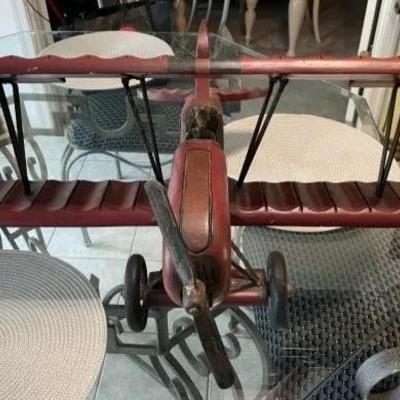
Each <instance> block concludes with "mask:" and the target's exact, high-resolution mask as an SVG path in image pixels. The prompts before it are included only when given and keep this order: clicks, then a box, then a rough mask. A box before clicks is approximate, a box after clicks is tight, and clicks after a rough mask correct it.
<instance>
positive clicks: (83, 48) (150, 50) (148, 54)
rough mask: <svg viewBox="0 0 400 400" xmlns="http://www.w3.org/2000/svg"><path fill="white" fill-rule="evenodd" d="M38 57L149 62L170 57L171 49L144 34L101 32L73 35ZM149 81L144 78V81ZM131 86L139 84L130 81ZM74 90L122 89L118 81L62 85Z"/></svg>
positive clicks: (79, 81) (69, 81)
mask: <svg viewBox="0 0 400 400" xmlns="http://www.w3.org/2000/svg"><path fill="white" fill-rule="evenodd" d="M40 55H41V56H45V55H54V56H58V57H65V58H70V57H79V56H84V55H94V56H98V57H103V58H112V57H120V56H126V55H129V56H136V57H140V58H152V57H158V56H162V55H169V56H173V55H174V52H173V50H172V48H171V46H170V45H169V44H168V43H167V42H165V41H164V40H162V39H160V38H158V37H156V36H153V35H148V34H146V33H141V32H131V31H104V32H103V31H102V32H91V33H85V34H83V35H76V36H72V37H69V38H67V39H63V40H60V41H58V42H55V43H53V44H51V45H50V46H48V47H46V48H45V49H44V50H43V51H42V52H41V53H40ZM150 79H151V78H146V81H148V80H150ZM130 84H131V85H135V84H136V85H137V84H139V81H137V80H134V79H132V81H131V82H130ZM62 86H66V87H68V88H69V89H76V90H110V89H120V88H122V84H121V79H119V78H67V79H66V83H65V85H64V84H62Z"/></svg>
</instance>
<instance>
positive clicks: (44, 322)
mask: <svg viewBox="0 0 400 400" xmlns="http://www.w3.org/2000/svg"><path fill="white" fill-rule="evenodd" d="M106 341H107V325H106V319H105V314H104V310H103V307H102V305H101V302H100V300H99V298H98V296H97V295H96V293H95V291H94V290H93V288H92V287H91V285H90V283H89V282H88V280H87V279H86V278H85V277H84V276H83V275H82V274H81V273H80V272H79V271H77V270H76V269H74V268H73V267H71V266H70V265H68V264H66V263H64V262H63V261H61V260H58V259H55V258H52V257H49V256H45V255H40V254H36V253H31V252H22V251H1V252H0V360H1V362H0V399H2V400H8V399H29V400H52V399H54V400H63V399H68V400H72V399H85V398H87V396H88V394H89V392H90V390H91V389H92V387H93V385H94V383H95V381H96V379H97V377H98V375H99V373H100V370H101V367H102V363H103V359H104V355H105V351H106Z"/></svg>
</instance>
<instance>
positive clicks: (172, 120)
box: [0, 32, 400, 400]
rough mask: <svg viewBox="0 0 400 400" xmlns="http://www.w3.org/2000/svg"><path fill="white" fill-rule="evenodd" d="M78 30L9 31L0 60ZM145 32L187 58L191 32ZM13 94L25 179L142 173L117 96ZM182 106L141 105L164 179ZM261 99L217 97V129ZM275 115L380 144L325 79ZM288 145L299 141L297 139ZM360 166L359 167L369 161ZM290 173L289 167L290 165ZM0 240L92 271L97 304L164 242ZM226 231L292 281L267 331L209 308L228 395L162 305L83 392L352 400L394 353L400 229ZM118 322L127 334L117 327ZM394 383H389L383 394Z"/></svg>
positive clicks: (118, 234)
mask: <svg viewBox="0 0 400 400" xmlns="http://www.w3.org/2000/svg"><path fill="white" fill-rule="evenodd" d="M82 33H86V32H25V33H20V34H16V35H11V36H8V37H5V38H1V39H0V54H1V55H6V54H13V55H21V56H26V57H35V56H37V55H38V54H40V53H41V52H42V51H43V50H44V49H45V48H46V47H48V46H49V45H51V44H53V43H55V42H58V41H60V40H62V39H65V38H69V37H73V36H75V35H80V34H82ZM155 35H156V36H157V37H159V38H161V39H162V40H164V41H165V42H166V43H168V44H169V45H170V46H171V48H172V50H173V51H174V53H175V54H179V55H180V57H182V59H183V58H188V59H194V56H195V51H196V39H197V35H196V34H195V33H193V34H186V33H185V34H176V33H172V34H171V33H167V34H162V33H161V34H159V33H157V34H155ZM210 43H211V49H212V55H213V57H214V58H215V59H225V60H229V59H231V58H235V57H238V56H240V55H254V54H255V53H254V52H252V51H251V50H250V49H247V48H245V47H243V46H240V45H237V44H235V43H233V42H231V41H229V40H227V39H224V38H221V37H218V36H216V35H210ZM266 84H267V82H266V81H265V80H264V79H263V78H260V77H248V76H246V77H243V76H241V77H224V78H223V79H222V78H218V79H214V80H213V86H214V87H215V88H223V89H228V90H236V89H237V88H254V87H262V88H265V86H266ZM147 85H148V90H149V94H150V93H151V91H152V93H153V95H154V94H157V90H159V91H162V90H165V89H168V90H170V92H171V93H176V91H177V90H180V91H181V93H183V94H184V95H186V96H187V95H188V94H190V93H191V91H193V85H194V84H193V80H188V79H186V80H182V79H180V80H178V79H174V78H170V79H163V80H161V79H154V80H152V81H149V82H148V83H147ZM20 86H21V99H22V104H23V124H24V131H25V140H26V148H27V156H28V167H29V174H30V178H31V179H32V180H42V179H57V180H74V179H87V180H94V181H95V180H107V179H117V180H123V181H132V180H141V179H142V180H145V179H150V178H151V177H152V172H151V169H150V168H149V162H148V160H147V157H146V154H145V151H144V149H143V144H142V143H141V141H140V138H139V135H138V130H137V124H136V121H135V119H134V118H133V116H132V114H131V113H130V111H129V108H128V107H127V102H126V98H125V94H124V92H123V90H122V89H121V88H116V89H112V90H99V89H97V90H78V89H71V88H70V87H68V85H65V84H63V83H62V82H56V83H47V84H43V83H40V84H30V83H24V84H21V85H20ZM133 90H134V98H135V101H136V103H137V106H138V109H139V112H140V116H141V117H142V119H143V121H144V123H145V125H146V128H148V121H147V119H146V118H147V117H146V110H145V108H144V104H143V97H142V93H141V91H140V90H139V88H138V87H136V86H135V87H134V88H133ZM9 94H10V96H9V99H10V101H11V102H12V96H11V93H9ZM183 99H184V96H183V97H180V98H178V99H173V98H167V99H165V98H164V99H160V98H156V97H154V98H153V99H151V98H150V106H151V112H152V118H153V122H154V126H155V133H156V137H157V140H158V144H159V148H160V153H161V154H160V158H161V162H162V167H163V172H164V175H165V177H166V178H168V176H169V174H170V169H171V159H172V156H173V153H174V151H175V149H176V148H177V146H178V144H179V133H180V113H181V110H182V104H183ZM262 102H263V96H262V94H260V96H259V97H257V98H253V99H251V100H243V101H233V102H225V103H224V104H223V114H224V123H225V126H228V124H231V123H235V122H239V121H243V119H244V118H246V117H250V116H253V117H254V116H256V115H258V112H259V110H260V108H261V105H262ZM352 109H354V110H355V117H354V118H353V115H352V112H351V110H352ZM277 113H278V114H279V118H280V119H281V120H285V115H288V114H290V115H291V117H290V118H292V119H293V115H299V116H300V115H302V117H301V118H300V117H299V118H298V124H299V126H300V124H301V121H302V119H304V115H312V116H315V117H318V118H322V119H328V120H331V121H332V120H333V121H336V122H337V123H338V124H337V126H338V127H339V128H340V126H346V127H349V126H351V127H353V128H354V129H355V131H356V132H358V133H360V135H365V137H366V138H367V136H368V140H371V139H372V140H374V141H376V142H377V145H378V144H379V135H378V132H377V129H376V125H375V123H374V120H373V118H372V116H371V113H370V111H369V108H368V105H367V103H366V101H365V99H363V98H362V97H360V96H358V95H357V94H354V93H352V92H351V91H350V90H348V89H347V88H344V87H341V86H337V85H335V84H333V83H331V82H326V81H300V82H296V81H291V82H290V83H289V84H288V87H287V89H286V90H285V92H284V94H283V96H282V98H281V101H280V103H279V105H278V108H277ZM349 115H350V117H349ZM292 129H293V132H294V134H295V133H296V132H298V131H300V129H298V127H296V126H294V128H293V127H292ZM226 131H228V129H226ZM1 133H3V134H2V135H1V137H0V138H1V142H0V153H1V158H0V172H1V175H2V177H3V178H6V179H15V178H16V177H17V176H18V173H17V168H16V164H15V159H14V156H13V153H12V149H11V146H10V140H9V138H8V135H7V134H6V133H5V131H2V132H1ZM245 133H246V135H247V136H246V137H248V138H249V137H250V136H251V133H252V126H251V125H249V127H248V129H247V131H246V132H245ZM226 136H227V135H226ZM226 140H229V138H228V137H227V138H226ZM248 140H249V139H248ZM299 140H304V137H301V136H299ZM366 140H367V139H366ZM247 143H248V141H247V142H246V141H245V145H247ZM312 145H313V144H312V143H311V144H310V147H312ZM333 151H334V149H333V148H332V152H333ZM299 159H300V156H299ZM365 162H366V165H367V164H368V163H369V162H370V160H366V161H365ZM298 165H300V162H299V164H298ZM288 168H300V167H299V166H296V163H292V164H289V163H288ZM332 168H334V167H332ZM228 173H229V160H228ZM1 235H2V238H3V241H2V246H3V247H4V248H21V249H25V250H26V249H27V248H28V247H29V245H30V246H31V247H33V248H35V249H36V250H37V249H41V250H42V251H47V252H49V253H50V254H51V255H53V256H55V257H58V258H61V259H63V260H65V261H66V262H68V263H69V264H71V265H73V266H75V267H76V268H78V269H79V270H80V271H82V272H83V273H84V274H85V275H86V276H87V277H89V276H90V274H92V273H93V274H95V275H96V276H98V277H99V278H100V294H101V296H102V297H103V296H104V295H105V294H106V293H107V292H108V291H109V290H110V289H112V288H113V287H115V286H117V285H120V284H121V283H122V281H123V274H124V268H125V263H126V260H127V258H128V257H129V255H130V254H132V253H140V254H143V255H144V257H145V259H146V262H147V265H148V270H149V272H154V271H158V270H159V269H160V267H161V258H162V255H161V248H162V243H161V235H160V232H159V230H158V228H157V227H154V228H135V227H132V228H131V227H124V228H121V227H112V228H90V229H86V228H84V229H83V230H80V229H78V228H76V229H72V228H32V229H28V230H26V231H23V232H22V233H21V232H18V230H15V229H11V228H10V229H4V228H2V230H1ZM27 237H28V239H27ZM233 237H234V240H235V241H237V243H238V244H240V246H241V248H242V251H243V252H244V254H245V255H246V256H247V257H248V259H249V260H250V261H251V263H252V264H253V265H254V266H255V267H256V268H261V269H262V268H264V266H265V265H266V259H267V255H268V253H269V252H270V251H273V250H279V251H281V252H282V254H283V255H284V256H285V259H286V263H287V266H288V272H289V281H290V286H291V294H290V300H289V302H290V304H289V311H290V312H289V327H288V329H285V330H282V331H274V330H272V329H271V327H270V326H269V323H268V319H269V316H268V310H267V309H266V308H261V307H257V308H252V309H249V308H243V309H228V310H221V311H220V312H216V313H215V314H218V315H215V316H216V319H217V323H218V327H219V329H220V331H221V333H222V334H223V340H224V343H225V345H226V347H227V349H228V353H229V356H230V358H231V361H232V363H233V365H234V367H235V369H236V371H237V374H238V381H237V383H236V386H235V388H234V389H233V390H232V389H229V390H221V389H219V388H218V387H217V385H216V383H215V381H214V380H213V378H212V377H211V376H210V374H209V369H208V367H207V364H206V362H205V361H204V354H202V349H201V347H200V343H199V340H198V338H197V335H196V334H195V333H194V330H193V326H192V325H191V322H190V320H189V319H188V318H187V316H186V315H185V314H184V313H183V312H182V311H180V310H172V311H170V312H169V324H167V325H166V314H165V313H162V312H160V313H157V312H155V313H154V314H152V318H151V319H150V321H149V324H148V326H147V328H146V330H145V331H144V332H143V333H140V334H133V333H132V332H128V333H127V332H122V335H123V336H124V339H126V340H127V341H128V342H130V343H133V344H136V345H138V347H137V348H136V349H135V350H132V351H129V352H127V355H128V356H124V355H121V354H119V353H124V352H123V351H122V352H119V350H118V349H116V348H110V349H109V354H108V355H107V357H106V361H105V365H104V368H103V372H102V376H101V379H100V381H99V385H98V387H97V390H94V392H93V397H96V398H97V399H98V400H100V399H108V400H109V399H117V398H118V399H130V398H132V397H134V398H137V399H150V398H154V397H156V396H158V397H160V398H173V399H187V398H193V399H196V400H200V399H210V400H217V399H231V398H235V399H237V398H245V399H261V398H265V399H268V400H277V399H279V400H281V399H282V400H283V399H285V400H303V399H313V400H328V399H329V400H336V399H356V400H359V395H358V394H357V388H356V387H355V384H354V373H355V371H356V369H357V368H358V366H359V365H360V363H361V362H362V361H364V360H365V359H366V358H367V357H369V356H370V355H372V354H374V353H377V352H379V351H382V350H383V349H385V348H390V347H395V346H399V345H400V343H399V339H400V338H399V331H400V329H399V327H400V321H399V320H398V316H399V315H400V313H399V311H400V289H399V281H400V264H399V250H398V249H399V246H400V237H399V231H398V230H397V229H370V230H367V229H339V230H335V231H332V232H325V233H299V232H283V231H278V230H274V229H269V228H254V227H246V228H244V229H236V228H233ZM32 244H33V245H32ZM117 301H121V299H117ZM122 327H123V328H126V324H125V323H124V322H122ZM182 332H186V333H187V336H185V335H186V333H185V334H184V335H182V334H181V333H182ZM179 334H181V336H184V339H185V340H183V339H182V340H179V341H176V342H175V345H174V346H173V348H172V349H169V350H168V351H164V352H162V351H160V349H157V347H156V346H155V343H156V342H157V340H160V338H161V342H162V341H164V345H165V341H166V338H167V337H170V336H172V335H179ZM141 345H142V347H141ZM143 346H144V347H143ZM239 382H240V383H239ZM394 383H397V382H394ZM391 384H393V382H388V383H387V385H388V386H385V387H389V386H390V385H391Z"/></svg>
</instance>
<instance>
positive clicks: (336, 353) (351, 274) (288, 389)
mask: <svg viewBox="0 0 400 400" xmlns="http://www.w3.org/2000/svg"><path fill="white" fill-rule="evenodd" d="M242 248H243V251H244V253H245V254H246V256H247V257H248V258H249V260H250V261H251V262H252V263H253V264H254V265H255V266H256V267H261V268H262V267H263V266H264V265H265V264H266V261H267V256H268V253H269V252H270V251H272V250H278V251H281V252H282V253H283V254H284V256H285V258H286V263H287V268H288V277H289V280H290V282H291V283H292V284H293V286H294V287H295V289H294V291H293V293H292V294H291V296H290V302H289V329H288V330H282V331H274V330H272V329H271V328H270V326H269V323H268V310H267V309H266V308H263V307H259V308H256V309H255V317H256V323H257V326H258V328H259V330H260V332H261V333H262V335H263V337H264V339H265V341H266V344H267V348H268V354H269V358H270V361H271V365H270V380H271V383H272V384H278V385H279V383H281V384H280V388H279V390H278V394H279V396H281V397H277V398H284V399H285V400H286V399H287V400H300V399H316V400H342V399H348V400H355V399H357V400H358V399H360V397H359V394H358V391H357V388H356V386H355V381H354V377H355V373H356V370H357V368H358V367H359V366H360V365H361V363H362V362H363V361H364V360H366V359H367V358H368V357H370V356H371V355H373V354H376V353H378V352H380V351H382V350H384V349H388V348H392V347H399V346H400V230H397V229H343V230H339V231H333V232H329V233H319V234H307V235H305V234H301V233H289V232H281V231H276V230H272V229H268V228H245V229H244V231H243V233H242ZM397 383H398V380H394V381H387V382H385V384H384V385H383V386H382V389H389V388H390V387H391V385H394V384H397ZM272 386H273V385H272ZM278 394H277V396H278ZM283 396H286V397H283Z"/></svg>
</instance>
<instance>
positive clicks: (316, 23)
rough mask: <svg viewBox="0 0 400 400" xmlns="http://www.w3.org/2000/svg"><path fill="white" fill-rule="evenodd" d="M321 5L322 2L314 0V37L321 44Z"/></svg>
mask: <svg viewBox="0 0 400 400" xmlns="http://www.w3.org/2000/svg"><path fill="white" fill-rule="evenodd" d="M319 3H320V0H314V2H313V17H312V19H313V28H314V36H315V40H316V41H317V43H321V36H320V34H319Z"/></svg>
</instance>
